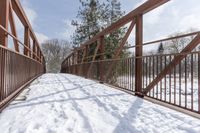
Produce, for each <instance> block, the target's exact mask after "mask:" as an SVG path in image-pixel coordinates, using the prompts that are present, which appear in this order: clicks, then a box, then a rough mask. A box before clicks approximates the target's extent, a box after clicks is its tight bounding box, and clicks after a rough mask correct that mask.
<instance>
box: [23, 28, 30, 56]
mask: <svg viewBox="0 0 200 133" xmlns="http://www.w3.org/2000/svg"><path fill="white" fill-rule="evenodd" d="M29 37H30V32H29V28H28V27H25V29H24V44H25V46H26V47H24V55H26V56H30V55H29V53H30V50H29V49H30V38H29ZM27 48H29V49H27Z"/></svg>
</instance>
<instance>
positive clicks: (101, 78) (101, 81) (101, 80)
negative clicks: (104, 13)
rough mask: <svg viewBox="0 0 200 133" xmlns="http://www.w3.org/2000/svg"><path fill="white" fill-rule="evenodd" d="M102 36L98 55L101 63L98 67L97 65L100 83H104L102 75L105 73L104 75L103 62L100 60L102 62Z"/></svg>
mask: <svg viewBox="0 0 200 133" xmlns="http://www.w3.org/2000/svg"><path fill="white" fill-rule="evenodd" d="M104 50H105V49H104V36H101V37H100V53H101V55H100V60H101V62H99V63H100V65H99V74H100V83H103V82H104V75H105V73H104V67H103V66H104V62H103V61H102V60H104Z"/></svg>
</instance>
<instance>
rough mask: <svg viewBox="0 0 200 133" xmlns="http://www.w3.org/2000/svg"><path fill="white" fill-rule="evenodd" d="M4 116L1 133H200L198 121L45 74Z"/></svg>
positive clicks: (87, 83)
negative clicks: (25, 96)
mask: <svg viewBox="0 0 200 133" xmlns="http://www.w3.org/2000/svg"><path fill="white" fill-rule="evenodd" d="M29 88H30V91H29V92H28V94H27V98H26V101H22V102H13V103H12V104H11V105H10V106H9V107H8V108H7V109H6V110H4V111H3V112H2V113H1V114H0V133H171V132H172V133H186V132H188V133H200V120H199V119H195V118H193V117H190V116H187V115H185V114H182V113H179V112H176V111H174V110H171V109H168V108H165V107H162V106H159V105H156V104H153V103H150V102H148V101H145V100H143V99H140V98H137V97H134V96H132V95H129V94H126V93H124V92H121V91H118V90H115V89H113V88H111V87H108V86H105V85H102V84H98V83H96V82H94V81H91V80H87V79H84V78H80V77H77V76H73V75H67V74H45V75H43V76H41V77H40V78H38V79H37V80H35V81H34V82H33V83H32V84H31V86H30V87H29Z"/></svg>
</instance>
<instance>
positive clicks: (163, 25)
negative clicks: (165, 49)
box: [20, 0, 200, 43]
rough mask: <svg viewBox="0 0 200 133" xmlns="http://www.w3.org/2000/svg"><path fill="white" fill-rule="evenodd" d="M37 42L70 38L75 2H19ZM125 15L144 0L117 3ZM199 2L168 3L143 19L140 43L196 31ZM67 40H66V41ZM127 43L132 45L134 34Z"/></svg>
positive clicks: (199, 22)
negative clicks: (142, 35) (192, 30)
mask: <svg viewBox="0 0 200 133" xmlns="http://www.w3.org/2000/svg"><path fill="white" fill-rule="evenodd" d="M20 1H21V3H22V6H23V7H24V9H25V11H26V13H27V16H28V18H29V20H30V21H31V24H32V26H33V29H34V31H35V32H36V35H37V36H38V39H39V41H40V42H43V41H44V40H46V39H52V38H60V39H66V40H69V39H70V35H72V33H73V31H74V28H73V27H72V26H71V25H70V23H71V20H72V19H76V14H77V11H78V8H79V6H80V4H79V0H20ZM120 1H121V4H122V9H123V10H124V11H126V13H128V12H130V11H132V10H133V9H134V8H135V7H136V6H138V5H140V4H141V3H143V2H144V1H146V0H120ZM199 12H200V1H199V0H184V2H183V0H171V1H170V2H169V3H167V4H165V5H164V6H162V7H159V8H157V9H156V10H154V11H152V12H150V13H148V14H146V15H145V16H144V41H150V40H154V39H160V38H163V37H166V36H169V35H170V34H172V33H176V32H183V31H187V30H189V29H191V28H194V29H195V30H199V29H200V16H199ZM69 41H70V40H69ZM129 41H130V42H131V43H134V34H131V36H130V39H129Z"/></svg>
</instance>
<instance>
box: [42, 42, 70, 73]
mask: <svg viewBox="0 0 200 133" xmlns="http://www.w3.org/2000/svg"><path fill="white" fill-rule="evenodd" d="M42 50H43V53H44V56H45V59H46V67H47V72H50V73H58V72H59V71H60V67H61V63H62V61H63V60H64V59H65V58H66V57H67V56H68V55H69V53H70V51H71V45H70V44H69V42H68V41H65V40H59V39H52V40H48V41H46V42H45V43H43V44H42Z"/></svg>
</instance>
